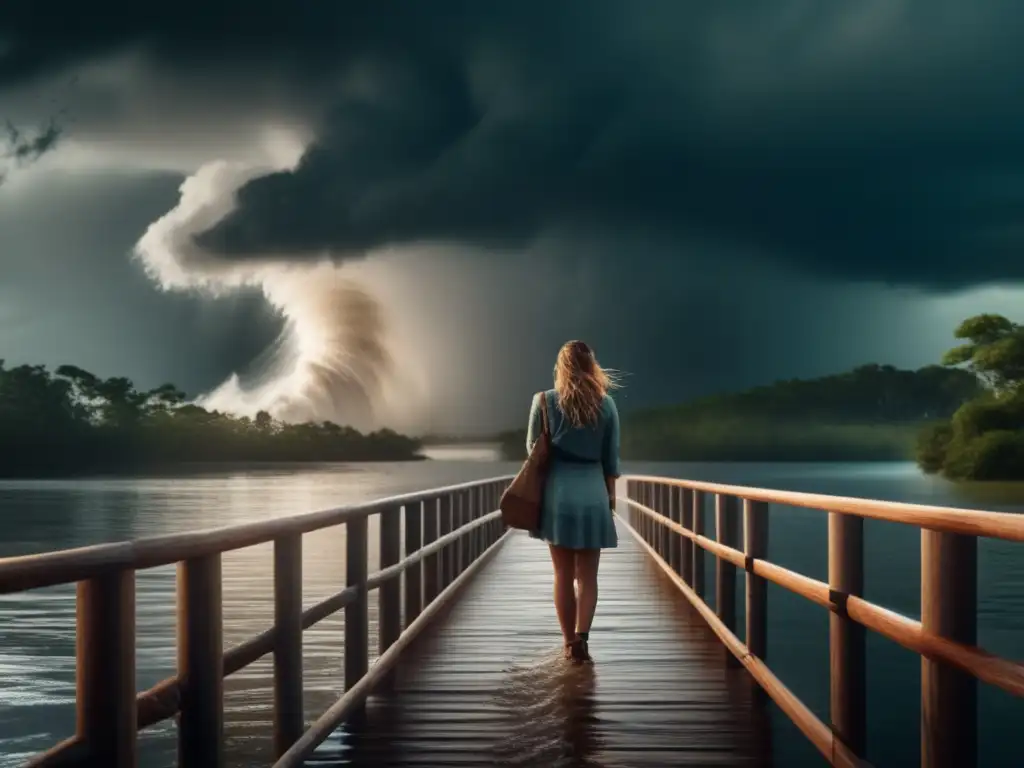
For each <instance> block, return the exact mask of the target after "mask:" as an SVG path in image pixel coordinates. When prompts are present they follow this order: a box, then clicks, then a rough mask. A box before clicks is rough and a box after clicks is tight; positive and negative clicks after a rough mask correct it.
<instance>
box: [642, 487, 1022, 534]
mask: <svg viewBox="0 0 1024 768" xmlns="http://www.w3.org/2000/svg"><path fill="white" fill-rule="evenodd" d="M628 478H629V479H630V480H634V481H636V482H641V483H644V482H646V483H662V484H665V485H669V486H677V487H679V488H686V489H688V490H691V491H703V492H705V493H713V494H715V495H718V496H731V497H733V498H737V499H745V500H747V501H761V502H765V503H768V504H784V505H786V506H790V507H804V508H807V509H817V510H823V511H825V512H838V513H842V514H844V515H856V516H857V517H864V518H869V519H872V520H887V521H889V522H892V523H904V524H906V525H913V526H916V527H918V528H929V529H931V530H933V531H942V532H944V533H959V534H964V535H965V536H984V537H986V538H991V539H1003V540H1005V541H1017V542H1024V515H1018V514H1014V513H1012V512H984V511H979V510H976V509H956V508H955V507H936V506H931V505H928V504H908V503H905V502H900V501H877V500H874V499H857V498H854V497H851V496H828V495H825V494H820V493H803V492H801V491H776V490H771V489H767V488H751V487H747V486H743V485H723V484H721V483H705V482H700V481H696V480H678V479H675V478H668V477H654V476H650V475H629V476H628Z"/></svg>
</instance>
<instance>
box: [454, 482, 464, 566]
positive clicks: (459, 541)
mask: <svg viewBox="0 0 1024 768" xmlns="http://www.w3.org/2000/svg"><path fill="white" fill-rule="evenodd" d="M465 522H466V492H465V491H456V492H455V498H454V499H452V530H453V531H457V530H459V528H461V527H462V524H463V523H465ZM452 552H453V554H454V561H455V565H454V566H453V570H452V579H453V580H454V579H455V578H456V577H457V576H458V575H459V574H460V573H462V570H463V569H464V568H465V567H466V537H465V535H464V534H460V535H459V536H458V537H457V538H456V539H455V543H454V544H452Z"/></svg>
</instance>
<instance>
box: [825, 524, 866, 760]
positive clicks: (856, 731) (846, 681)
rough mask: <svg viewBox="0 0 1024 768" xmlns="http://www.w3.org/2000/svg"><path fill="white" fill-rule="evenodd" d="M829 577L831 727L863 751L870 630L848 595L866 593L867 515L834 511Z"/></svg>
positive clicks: (830, 528)
mask: <svg viewBox="0 0 1024 768" xmlns="http://www.w3.org/2000/svg"><path fill="white" fill-rule="evenodd" d="M828 582H829V587H830V588H831V591H832V596H831V600H832V605H833V609H832V612H831V614H830V615H829V666H830V668H831V694H830V706H829V709H830V712H831V719H832V732H833V733H834V734H835V735H836V737H837V738H838V739H840V740H841V741H842V742H843V743H844V744H845V745H846V746H847V747H848V748H849V749H850V751H852V752H853V753H854V754H855V755H857V756H858V757H863V756H864V753H865V749H866V742H867V693H866V684H865V679H864V678H865V669H866V653H867V651H866V640H865V634H866V633H865V629H864V627H863V626H862V625H860V624H858V623H857V622H855V621H853V620H852V619H850V618H849V617H848V616H847V615H846V598H847V597H848V596H850V595H854V596H857V597H860V596H861V595H863V594H864V519H863V518H861V517H858V516H856V515H844V514H841V513H839V512H830V513H829V516H828Z"/></svg>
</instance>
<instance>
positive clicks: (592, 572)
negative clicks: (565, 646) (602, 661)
mask: <svg viewBox="0 0 1024 768" xmlns="http://www.w3.org/2000/svg"><path fill="white" fill-rule="evenodd" d="M600 562H601V550H600V549H580V550H577V551H576V581H577V582H578V584H579V598H578V599H577V600H576V631H577V632H589V631H590V625H591V624H592V623H593V622H594V612H595V611H596V610H597V566H598V565H599V564H600Z"/></svg>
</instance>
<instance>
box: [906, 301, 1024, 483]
mask: <svg viewBox="0 0 1024 768" xmlns="http://www.w3.org/2000/svg"><path fill="white" fill-rule="evenodd" d="M955 336H956V338H958V339H963V340H965V341H966V343H964V344H961V345H960V346H958V347H954V348H953V349H951V350H949V351H948V352H947V353H946V354H945V355H944V356H943V363H944V364H945V365H947V366H963V367H964V368H965V369H967V370H968V371H971V372H973V373H975V374H977V375H978V376H979V377H980V378H981V380H982V381H984V382H985V383H986V385H987V389H986V390H985V391H982V392H979V393H978V394H976V395H975V396H974V397H973V398H971V399H970V400H969V401H968V402H966V403H964V404H963V405H962V406H961V407H960V408H959V409H957V411H956V413H954V414H953V416H952V418H951V419H950V420H949V421H947V422H944V423H942V424H939V425H935V426H933V427H931V428H930V429H929V430H927V431H925V432H923V433H922V434H921V435H920V437H919V439H918V444H917V461H918V464H919V465H920V466H921V468H922V469H923V470H924V471H925V472H941V473H942V474H943V475H945V476H946V477H948V478H950V479H954V480H1022V479H1024V326H1021V325H1019V324H1017V323H1013V322H1011V321H1009V320H1007V319H1006V318H1005V317H1003V316H1001V315H992V314H984V315H976V316H974V317H969V318H967V319H966V320H964V321H963V322H962V323H961V324H960V325H959V327H958V328H957V329H956V332H955Z"/></svg>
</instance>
